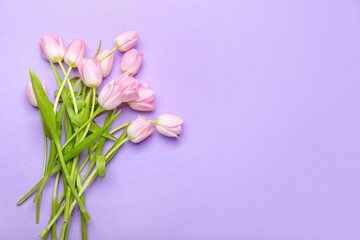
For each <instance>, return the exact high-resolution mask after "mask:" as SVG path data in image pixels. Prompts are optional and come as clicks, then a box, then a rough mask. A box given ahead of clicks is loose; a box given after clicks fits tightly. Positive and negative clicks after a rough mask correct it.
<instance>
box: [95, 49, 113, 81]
mask: <svg viewBox="0 0 360 240" xmlns="http://www.w3.org/2000/svg"><path fill="white" fill-rule="evenodd" d="M108 52H110V50H109V49H105V50H104V51H102V52H100V53H99V54H98V55H97V57H96V58H97V59H99V60H100V59H101V58H102V57H103V56H105V55H106V54H107V53H108ZM100 65H101V69H102V76H103V78H106V77H107V76H108V75H109V74H110V72H111V69H112V67H113V65H114V54H113V53H111V54H110V55H109V56H107V57H106V58H105V59H104V60H102V61H101V62H100Z"/></svg>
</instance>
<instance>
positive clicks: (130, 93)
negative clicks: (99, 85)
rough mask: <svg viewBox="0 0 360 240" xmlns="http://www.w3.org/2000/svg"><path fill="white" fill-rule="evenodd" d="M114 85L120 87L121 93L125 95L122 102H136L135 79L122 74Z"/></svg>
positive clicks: (137, 97)
mask: <svg viewBox="0 0 360 240" xmlns="http://www.w3.org/2000/svg"><path fill="white" fill-rule="evenodd" d="M115 82H116V84H117V85H119V86H120V89H121V92H122V93H123V94H124V95H125V97H124V100H123V101H124V102H129V101H136V100H137V99H139V94H138V93H137V90H138V83H137V80H135V78H133V77H131V76H129V73H127V72H126V73H123V74H121V76H120V77H118V78H117V79H116V80H115Z"/></svg>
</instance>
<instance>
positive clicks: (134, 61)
mask: <svg viewBox="0 0 360 240" xmlns="http://www.w3.org/2000/svg"><path fill="white" fill-rule="evenodd" d="M142 61H143V55H142V54H141V53H138V51H136V49H134V48H133V49H130V50H129V51H126V52H125V53H124V56H123V57H122V59H121V66H120V68H121V71H123V72H128V73H129V75H130V76H133V75H135V74H137V73H138V72H139V70H140V67H141V65H142Z"/></svg>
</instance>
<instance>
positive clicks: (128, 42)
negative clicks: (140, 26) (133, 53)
mask: <svg viewBox="0 0 360 240" xmlns="http://www.w3.org/2000/svg"><path fill="white" fill-rule="evenodd" d="M138 41H139V36H138V35H137V33H136V32H135V31H126V32H123V33H121V34H120V35H119V36H117V37H116V39H115V45H116V47H117V48H118V49H119V50H120V51H122V52H125V51H127V50H129V49H130V48H132V47H134V46H135V45H136V43H137V42H138Z"/></svg>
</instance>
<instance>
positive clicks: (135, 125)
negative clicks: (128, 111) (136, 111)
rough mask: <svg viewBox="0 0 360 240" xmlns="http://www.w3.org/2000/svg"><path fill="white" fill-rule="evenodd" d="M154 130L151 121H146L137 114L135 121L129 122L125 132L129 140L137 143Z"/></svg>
mask: <svg viewBox="0 0 360 240" xmlns="http://www.w3.org/2000/svg"><path fill="white" fill-rule="evenodd" d="M153 132H154V128H153V127H152V126H151V123H150V122H148V121H146V120H145V118H144V117H142V116H139V117H138V118H137V119H136V120H135V121H133V122H131V123H130V126H129V127H128V129H127V131H126V133H127V136H128V137H129V139H130V141H132V142H133V143H138V142H141V141H142V140H144V139H145V138H147V137H148V136H150V135H151V133H153Z"/></svg>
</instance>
